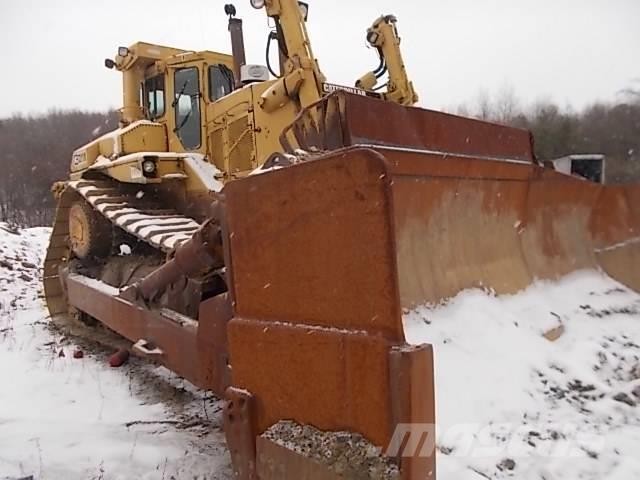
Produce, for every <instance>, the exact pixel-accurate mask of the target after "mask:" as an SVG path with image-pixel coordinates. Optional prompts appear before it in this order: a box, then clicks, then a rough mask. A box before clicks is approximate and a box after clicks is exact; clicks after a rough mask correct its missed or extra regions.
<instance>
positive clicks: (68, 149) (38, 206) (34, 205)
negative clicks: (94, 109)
mask: <svg viewBox="0 0 640 480" xmlns="http://www.w3.org/2000/svg"><path fill="white" fill-rule="evenodd" d="M117 126H118V119H117V115H116V114H115V112H110V113H89V112H82V111H58V110H54V111H50V112H49V113H47V114H45V115H38V116H22V115H14V116H12V117H10V118H6V119H0V168H1V172H0V221H4V222H8V223H12V224H17V225H28V226H34V225H50V224H51V222H52V221H53V214H54V211H55V203H54V199H53V197H52V195H51V192H50V190H51V185H52V184H53V183H54V182H55V181H58V180H64V179H66V178H67V177H68V174H69V164H70V162H71V153H72V152H73V150H75V149H76V148H77V147H79V146H81V145H83V144H84V143H86V142H87V141H89V140H91V139H92V138H94V137H96V136H98V135H100V134H102V133H106V132H108V131H109V130H113V129H114V128H117Z"/></svg>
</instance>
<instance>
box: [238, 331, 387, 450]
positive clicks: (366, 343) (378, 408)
mask: <svg viewBox="0 0 640 480" xmlns="http://www.w3.org/2000/svg"><path fill="white" fill-rule="evenodd" d="M229 348H230V352H231V361H232V365H233V370H232V376H233V385H234V386H236V387H239V388H243V389H246V390H248V391H250V392H251V393H253V394H254V395H255V396H256V399H257V413H258V431H259V432H263V431H264V430H266V429H267V428H268V427H270V426H271V425H273V424H275V423H277V422H278V421H279V420H283V419H292V420H295V421H296V422H298V423H300V424H311V425H313V426H315V427H317V428H319V429H321V430H330V431H338V430H348V431H355V432H359V433H362V434H363V435H364V436H365V437H366V438H368V439H369V440H370V441H372V442H373V443H374V444H376V445H380V446H386V445H387V443H388V442H389V440H390V436H391V433H392V431H391V429H392V423H393V417H392V411H391V396H390V392H389V385H390V380H389V351H390V348H391V344H390V343H389V342H388V341H387V340H385V339H384V338H383V337H381V336H379V335H371V334H369V335H367V334H366V333H360V332H349V331H344V330H338V329H321V328H318V327H310V326H306V325H300V324H299V325H294V324H285V323H278V322H268V321H259V320H245V319H241V318H234V319H233V320H231V322H229Z"/></svg>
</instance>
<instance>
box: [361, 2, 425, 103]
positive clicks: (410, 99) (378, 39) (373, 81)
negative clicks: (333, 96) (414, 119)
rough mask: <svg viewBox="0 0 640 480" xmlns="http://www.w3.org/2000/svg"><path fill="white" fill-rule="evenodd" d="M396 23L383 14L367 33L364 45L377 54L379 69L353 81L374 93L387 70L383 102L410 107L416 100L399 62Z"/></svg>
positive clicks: (392, 18)
mask: <svg viewBox="0 0 640 480" xmlns="http://www.w3.org/2000/svg"><path fill="white" fill-rule="evenodd" d="M396 22H397V19H396V17H394V16H393V15H384V16H381V17H380V18H378V19H377V20H376V21H375V22H373V25H371V27H369V29H368V30H367V42H369V44H370V45H371V46H372V47H375V48H376V50H377V51H378V55H379V56H380V66H379V67H378V68H377V69H375V70H374V71H371V72H367V73H366V74H365V75H363V76H362V77H361V78H360V79H359V80H358V81H357V82H356V87H358V88H362V89H364V90H373V88H374V87H375V86H376V85H377V83H378V80H379V79H380V77H382V75H384V73H385V72H387V71H388V72H389V81H388V83H387V89H386V91H385V92H382V95H383V97H384V99H385V100H388V101H392V102H396V103H399V104H401V105H413V104H414V103H416V102H417V101H418V94H417V93H416V92H415V90H414V89H413V83H412V82H411V81H410V80H409V77H408V76H407V71H406V69H405V66H404V61H403V60H402V53H401V52H400V37H399V36H398V30H397V28H396Z"/></svg>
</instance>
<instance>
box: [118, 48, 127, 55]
mask: <svg viewBox="0 0 640 480" xmlns="http://www.w3.org/2000/svg"><path fill="white" fill-rule="evenodd" d="M118 55H120V56H121V57H126V56H127V55H129V49H128V48H127V47H118Z"/></svg>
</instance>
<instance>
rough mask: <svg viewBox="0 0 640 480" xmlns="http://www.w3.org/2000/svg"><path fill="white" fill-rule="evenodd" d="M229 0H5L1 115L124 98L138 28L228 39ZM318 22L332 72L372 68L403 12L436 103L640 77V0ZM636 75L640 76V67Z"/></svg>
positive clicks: (161, 35)
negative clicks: (374, 37)
mask: <svg viewBox="0 0 640 480" xmlns="http://www.w3.org/2000/svg"><path fill="white" fill-rule="evenodd" d="M224 3H227V2H225V1H223V0H170V1H169V0H109V1H98V0H75V1H72V0H0V48H2V60H3V61H2V69H1V70H0V71H1V72H2V75H0V117H5V116H8V115H10V114H12V113H15V112H21V113H39V112H45V111H47V110H49V109H51V108H65V109H66V108H82V109H89V110H105V109H108V108H115V107H119V106H120V103H121V100H120V75H119V73H117V72H116V71H109V70H107V69H105V68H104V66H103V60H104V58H105V57H113V56H114V55H115V52H116V49H117V47H118V46H119V45H129V44H131V43H134V42H136V41H138V40H141V41H147V42H152V43H159V44H164V45H169V46H175V47H179V48H184V49H190V50H204V49H209V50H221V51H224V52H229V51H230V50H231V48H230V44H229V39H228V32H227V24H226V17H225V15H224V12H223V5H224ZM309 3H310V4H311V7H310V18H309V24H308V28H309V31H310V35H311V39H312V42H313V48H314V50H315V54H316V56H317V57H318V59H319V61H320V66H321V68H322V70H323V71H324V73H325V75H326V76H327V78H328V79H329V81H333V82H334V83H342V84H346V85H352V84H353V82H354V81H355V79H357V78H358V77H359V76H361V75H362V74H363V73H365V72H366V71H367V70H370V69H372V68H374V67H375V66H376V65H377V64H376V60H377V59H376V56H375V53H374V51H373V50H371V49H367V48H366V46H365V41H364V32H365V30H366V28H367V26H368V25H369V24H370V23H371V22H372V21H373V20H374V19H375V18H376V17H377V16H378V15H380V14H382V13H385V14H386V13H394V14H395V15H396V16H397V17H398V20H399V24H398V27H399V30H400V35H401V37H402V49H403V53H404V55H405V61H406V64H407V68H408V71H409V74H410V76H411V77H412V78H413V80H414V83H415V86H416V88H417V90H418V93H419V94H420V97H421V102H420V103H421V105H423V106H426V107H429V108H451V107H454V106H456V105H458V104H460V103H462V102H466V103H472V102H473V100H474V99H475V98H477V96H478V93H479V92H480V91H482V90H485V91H488V92H490V93H492V94H495V93H496V92H498V91H500V90H501V89H504V88H505V87H507V86H508V87H511V88H513V90H514V91H515V93H516V95H517V96H518V97H520V98H521V99H522V100H523V101H524V102H525V103H530V102H533V101H535V100H537V99H551V100H554V101H556V102H558V103H560V104H562V105H568V104H570V105H572V106H573V107H575V108H581V107H582V106H584V105H585V104H588V103H590V102H592V101H594V100H596V99H604V100H612V99H615V98H616V94H617V92H618V91H619V90H621V89H623V88H625V87H628V86H631V85H632V84H633V81H634V79H639V78H640V0H368V1H365V0H309ZM235 5H236V7H237V10H238V15H239V16H240V17H242V18H243V19H244V20H245V42H246V47H247V53H248V61H249V62H250V63H262V64H264V47H265V41H266V35H267V21H266V16H265V13H264V11H259V10H254V9H252V8H251V7H250V5H249V1H248V0H236V1H235ZM637 82H638V83H637V84H636V85H640V80H638V81H637Z"/></svg>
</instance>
